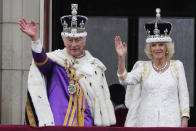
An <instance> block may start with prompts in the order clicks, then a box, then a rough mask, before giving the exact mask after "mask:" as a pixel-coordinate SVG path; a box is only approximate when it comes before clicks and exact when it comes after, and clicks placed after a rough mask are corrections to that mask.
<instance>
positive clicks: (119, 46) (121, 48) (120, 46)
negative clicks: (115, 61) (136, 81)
mask: <svg viewBox="0 0 196 131" xmlns="http://www.w3.org/2000/svg"><path fill="white" fill-rule="evenodd" d="M114 41H115V49H116V52H117V55H118V56H120V57H122V56H126V54H127V44H126V43H125V42H123V43H122V41H121V38H120V36H115V39H114Z"/></svg>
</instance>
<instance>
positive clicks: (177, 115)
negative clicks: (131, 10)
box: [115, 10, 190, 127]
mask: <svg viewBox="0 0 196 131" xmlns="http://www.w3.org/2000/svg"><path fill="white" fill-rule="evenodd" d="M159 13H160V11H159V10H157V18H156V22H155V23H151V24H146V25H145V28H146V31H147V34H148V36H147V38H146V48H145V53H146V55H147V56H148V58H149V59H150V61H137V62H136V64H135V65H134V68H133V69H132V71H131V72H128V73H127V71H126V68H125V56H126V54H127V45H126V43H124V42H122V41H121V38H120V36H116V37H115V48H116V52H117V55H118V71H117V76H118V78H119V81H120V83H121V84H124V85H132V86H134V85H138V84H139V86H137V88H140V91H139V92H138V91H137V92H133V95H135V96H139V97H137V100H136V101H133V100H134V98H133V99H132V101H131V100H130V101H131V102H132V103H130V104H129V105H130V106H129V107H128V108H129V112H128V115H127V118H126V122H125V126H136V127H187V126H188V119H189V117H190V116H189V93H188V88H187V82H186V78H185V72H184V67H183V64H182V62H181V61H179V60H171V58H172V56H173V54H174V43H172V39H171V37H170V36H169V33H170V30H171V24H170V23H159V21H160V14H159ZM134 93H138V95H136V94H134Z"/></svg>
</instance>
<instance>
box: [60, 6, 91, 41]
mask: <svg viewBox="0 0 196 131" xmlns="http://www.w3.org/2000/svg"><path fill="white" fill-rule="evenodd" d="M71 10H72V12H71V13H72V15H66V16H62V17H61V19H60V20H61V24H62V26H63V31H62V32H61V36H62V37H63V38H66V37H86V36H87V32H86V29H85V26H86V24H87V20H88V18H87V17H86V16H82V15H77V10H78V4H71Z"/></svg>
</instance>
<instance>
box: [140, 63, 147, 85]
mask: <svg viewBox="0 0 196 131" xmlns="http://www.w3.org/2000/svg"><path fill="white" fill-rule="evenodd" d="M142 66H143V72H142V77H141V83H142V82H143V81H144V79H145V76H146V73H147V67H146V62H145V61H143V62H142Z"/></svg>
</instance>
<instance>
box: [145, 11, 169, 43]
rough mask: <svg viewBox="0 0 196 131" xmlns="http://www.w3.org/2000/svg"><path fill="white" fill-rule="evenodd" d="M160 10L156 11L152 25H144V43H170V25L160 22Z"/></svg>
mask: <svg viewBox="0 0 196 131" xmlns="http://www.w3.org/2000/svg"><path fill="white" fill-rule="evenodd" d="M160 12H161V10H160V9H159V8H157V9H156V20H155V22H153V23H146V24H145V29H146V34H147V38H146V43H152V42H172V39H171V37H170V32H171V28H172V24H171V23H170V22H164V21H162V20H161V14H160Z"/></svg>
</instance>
